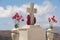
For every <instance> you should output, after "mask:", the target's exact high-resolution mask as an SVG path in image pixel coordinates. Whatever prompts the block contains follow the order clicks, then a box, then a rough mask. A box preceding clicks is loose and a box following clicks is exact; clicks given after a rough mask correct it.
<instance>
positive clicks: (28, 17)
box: [26, 15, 36, 25]
mask: <svg viewBox="0 0 60 40" xmlns="http://www.w3.org/2000/svg"><path fill="white" fill-rule="evenodd" d="M26 23H27V25H30V15H27V22H26ZM35 23H36V18H35V17H34V24H35Z"/></svg>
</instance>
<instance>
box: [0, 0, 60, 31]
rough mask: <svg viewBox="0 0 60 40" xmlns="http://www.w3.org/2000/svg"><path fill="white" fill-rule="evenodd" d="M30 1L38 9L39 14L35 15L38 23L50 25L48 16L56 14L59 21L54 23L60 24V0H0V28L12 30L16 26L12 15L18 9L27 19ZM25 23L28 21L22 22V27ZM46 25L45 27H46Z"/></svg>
mask: <svg viewBox="0 0 60 40" xmlns="http://www.w3.org/2000/svg"><path fill="white" fill-rule="evenodd" d="M30 2H33V3H34V4H35V8H37V10H38V11H37V15H35V16H36V18H37V23H36V24H38V25H41V26H43V25H45V24H46V26H48V21H47V17H50V16H51V15H55V16H56V18H57V20H58V23H57V24H55V23H54V25H55V26H60V25H59V24H60V21H59V20H60V0H0V30H11V29H13V28H14V20H12V18H11V17H12V15H13V14H14V13H15V12H17V11H18V12H19V14H21V15H23V17H24V19H25V20H26V15H27V12H25V11H26V6H28V5H29V3H30ZM48 10H49V11H48ZM40 11H41V12H40ZM38 20H40V21H38ZM23 25H26V21H24V22H20V27H22V26H23ZM46 26H43V27H44V28H45V27H46Z"/></svg>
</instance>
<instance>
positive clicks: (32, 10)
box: [27, 3, 37, 25]
mask: <svg viewBox="0 0 60 40" xmlns="http://www.w3.org/2000/svg"><path fill="white" fill-rule="evenodd" d="M27 12H28V13H29V14H30V25H33V24H34V13H36V12H37V9H35V8H34V3H30V8H27Z"/></svg>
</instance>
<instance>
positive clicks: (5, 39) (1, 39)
mask: <svg viewBox="0 0 60 40" xmlns="http://www.w3.org/2000/svg"><path fill="white" fill-rule="evenodd" d="M0 40H11V31H10V30H0Z"/></svg>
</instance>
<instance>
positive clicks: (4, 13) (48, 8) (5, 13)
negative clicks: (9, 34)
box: [0, 1, 56, 17]
mask: <svg viewBox="0 0 60 40" xmlns="http://www.w3.org/2000/svg"><path fill="white" fill-rule="evenodd" d="M27 7H29V4H23V5H22V6H20V7H18V6H7V7H6V9H4V7H0V17H9V16H11V15H12V14H14V13H15V12H20V11H21V12H23V13H27V12H26V9H27ZM34 7H35V8H37V14H39V15H42V14H46V13H51V12H53V11H54V10H55V8H56V7H55V6H53V5H52V4H51V3H50V2H49V1H45V2H43V5H37V4H35V6H34Z"/></svg>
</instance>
